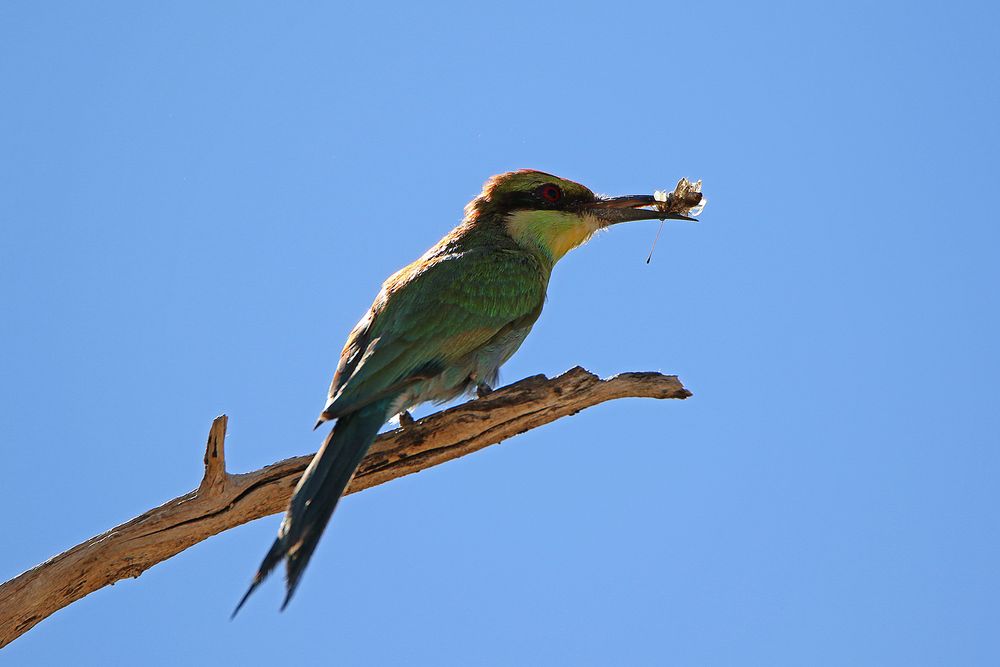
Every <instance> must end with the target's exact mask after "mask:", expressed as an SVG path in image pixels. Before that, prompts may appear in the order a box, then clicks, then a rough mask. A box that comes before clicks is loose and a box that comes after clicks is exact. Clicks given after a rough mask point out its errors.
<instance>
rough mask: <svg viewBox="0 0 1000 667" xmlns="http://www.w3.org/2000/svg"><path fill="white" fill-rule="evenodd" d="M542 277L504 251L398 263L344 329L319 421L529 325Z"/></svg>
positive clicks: (531, 264) (532, 261) (522, 258)
mask: <svg viewBox="0 0 1000 667" xmlns="http://www.w3.org/2000/svg"><path fill="white" fill-rule="evenodd" d="M546 284H547V272H546V271H545V270H544V269H543V268H542V265H541V264H540V263H539V261H538V260H537V259H536V258H534V257H533V256H531V255H530V254H527V253H523V252H516V251H509V250H485V249H484V250H470V251H467V252H464V253H460V254H450V255H444V256H440V257H437V258H432V259H430V260H426V259H425V260H423V261H418V262H415V263H413V264H411V265H410V266H408V267H406V268H404V269H402V270H401V271H399V272H398V273H397V274H395V275H394V276H392V277H391V278H390V279H389V280H387V281H386V283H385V285H384V286H383V287H382V291H381V292H380V294H379V296H378V297H377V298H376V300H375V303H374V304H373V305H372V308H371V310H370V311H369V312H368V314H367V315H365V317H364V318H362V320H361V321H360V322H359V323H358V325H357V326H356V327H355V328H354V331H352V332H351V335H350V337H349V338H348V341H347V344H346V345H345V346H344V350H343V352H342V353H341V358H340V365H339V366H338V368H337V373H336V375H335V376H334V379H333V383H332V384H331V385H330V394H329V400H328V401H327V405H326V408H325V409H324V410H323V413H322V415H321V416H320V421H321V422H322V421H325V420H327V419H333V418H335V417H338V416H340V415H342V414H346V413H348V412H353V411H354V410H357V409H359V408H361V407H363V406H365V405H367V404H369V403H371V402H372V401H375V400H378V399H380V398H383V397H386V396H389V395H392V394H395V393H397V392H399V391H402V390H403V389H405V387H406V386H408V385H409V384H411V383H413V382H417V381H420V380H424V379H429V378H431V377H433V376H435V375H437V374H438V373H441V372H442V371H443V370H445V369H446V368H447V367H448V365H449V364H450V363H454V362H456V361H457V360H459V359H462V358H463V357H465V356H467V355H468V354H469V353H471V352H473V351H475V350H477V349H479V348H480V347H482V346H483V345H486V344H487V343H489V341H490V340H491V339H493V338H494V337H495V336H496V335H497V334H498V333H499V332H501V331H503V330H505V329H507V328H511V327H517V326H519V325H527V326H530V325H531V324H532V323H533V322H534V320H535V318H537V317H538V313H539V312H540V311H541V307H542V304H543V302H544V300H545V288H546Z"/></svg>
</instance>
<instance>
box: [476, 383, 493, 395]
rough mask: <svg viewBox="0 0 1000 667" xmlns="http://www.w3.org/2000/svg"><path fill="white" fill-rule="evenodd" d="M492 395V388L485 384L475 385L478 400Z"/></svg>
mask: <svg viewBox="0 0 1000 667" xmlns="http://www.w3.org/2000/svg"><path fill="white" fill-rule="evenodd" d="M491 393H493V387H491V386H489V385H488V384H486V383H485V382H477V383H476V396H477V397H479V398H485V397H487V396H489V395H490V394H491Z"/></svg>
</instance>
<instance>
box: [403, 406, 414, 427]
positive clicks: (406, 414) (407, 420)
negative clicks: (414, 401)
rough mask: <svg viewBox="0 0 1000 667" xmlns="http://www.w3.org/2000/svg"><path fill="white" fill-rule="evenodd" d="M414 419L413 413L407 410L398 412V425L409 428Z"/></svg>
mask: <svg viewBox="0 0 1000 667" xmlns="http://www.w3.org/2000/svg"><path fill="white" fill-rule="evenodd" d="M414 423H416V421H415V420H414V419H413V415H411V414H410V411H409V410H403V411H402V412H400V413H399V426H400V427H401V428H410V427H411V426H413V424H414Z"/></svg>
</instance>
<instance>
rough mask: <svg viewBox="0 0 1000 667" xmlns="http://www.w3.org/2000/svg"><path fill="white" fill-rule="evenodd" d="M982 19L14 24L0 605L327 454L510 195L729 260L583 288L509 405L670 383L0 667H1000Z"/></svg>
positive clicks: (62, 19)
mask: <svg viewBox="0 0 1000 667" xmlns="http://www.w3.org/2000/svg"><path fill="white" fill-rule="evenodd" d="M997 20H998V16H997V14H996V10H995V9H993V6H992V5H991V4H990V3H982V4H963V3H954V4H946V5H941V4H939V3H875V4H869V3H859V4H854V5H848V4H839V5H837V4H832V3H831V4H829V5H818V4H812V3H806V5H800V4H799V3H776V4H769V5H757V6H751V5H745V4H742V3H735V4H726V3H688V4H683V5H679V4H678V5H668V4H662V3H648V4H642V3H634V4H633V3H613V4H611V5H608V4H602V5H596V4H595V5H581V4H576V3H566V4H559V3H524V4H518V3H500V4H493V5H489V6H478V5H474V4H467V3H461V4H458V3H456V4H418V5H416V6H402V5H395V4H392V3H388V4H383V3H377V2H373V3H367V4H366V5H365V6H364V7H363V8H362V7H360V6H338V5H335V4H333V3H283V4H277V5H275V4H274V3H249V2H246V3H215V4H211V5H210V4H208V3H169V4H168V3H132V2H128V3H101V4H96V3H62V4H43V3H37V2H5V3H3V5H0V84H2V90H3V102H2V104H0V127H2V132H0V221H2V238H0V303H2V328H0V336H2V357H0V363H2V367H0V404H2V405H3V406H4V409H3V410H2V411H0V446H2V461H3V463H2V484H0V507H2V508H3V510H4V511H3V514H2V518H0V530H2V531H3V534H4V535H5V539H4V546H3V549H2V550H0V579H7V578H10V577H12V576H14V575H16V574H17V573H19V572H21V571H22V570H24V569H27V568H29V567H31V566H33V565H35V564H37V563H39V562H41V561H43V560H45V559H46V558H48V557H50V556H52V555H54V554H56V553H58V552H60V551H62V550H64V549H66V548H68V547H70V546H72V545H74V544H76V543H78V542H80V541H83V540H85V539H87V538H89V537H91V536H92V535H95V534H97V533H100V532H102V531H104V530H106V529H108V528H110V527H111V526H114V525H116V524H118V523H120V522H122V521H125V520H127V519H129V518H131V517H133V516H135V515H137V514H139V513H141V512H143V511H145V510H146V509H149V508H151V507H153V506H155V505H158V504H159V503H161V502H163V501H165V500H168V499H169V498H172V497H174V496H177V495H180V494H182V493H184V492H186V491H188V490H190V489H192V488H194V487H195V486H196V485H197V483H198V481H199V478H200V473H201V456H202V451H203V450H202V447H203V442H204V438H205V435H206V433H207V431H208V427H209V424H210V421H211V419H212V417H214V416H215V415H216V414H219V413H222V412H225V413H227V414H229V415H230V420H231V421H230V438H229V440H228V460H229V467H230V470H231V471H237V472H238V471H244V470H249V469H253V468H257V467H260V466H262V465H265V464H267V463H270V462H272V461H276V460H278V459H281V458H284V457H288V456H292V455H296V454H303V453H307V452H309V451H313V449H314V448H315V447H316V446H317V445H318V444H319V439H320V438H321V435H319V434H314V433H313V432H312V431H311V430H310V429H311V427H312V424H313V420H314V419H315V416H316V414H317V413H318V411H319V410H320V408H321V407H322V405H323V402H324V399H325V392H326V388H327V384H328V382H329V379H330V376H331V375H332V372H333V369H334V367H335V364H336V360H337V356H338V354H339V351H340V346H341V344H342V342H343V340H344V338H345V336H346V334H347V332H348V331H349V330H350V328H351V326H352V325H353V324H354V322H355V321H356V320H357V319H358V317H359V316H360V315H361V314H362V313H363V311H364V310H365V309H366V308H367V306H368V305H369V303H370V302H371V299H372V297H373V296H374V294H375V292H376V290H377V288H378V286H379V284H380V282H381V280H382V279H384V278H385V277H386V276H387V275H388V274H390V273H391V272H392V271H394V270H395V269H397V268H399V267H400V266H402V265H403V264H405V263H408V262H409V261H411V260H412V259H414V258H415V257H417V256H418V255H420V254H421V253H422V252H423V251H424V250H425V249H426V248H427V247H428V246H430V245H431V244H433V243H434V242H435V241H436V240H437V239H438V238H439V237H440V236H441V235H442V234H444V233H445V232H446V231H447V230H448V229H450V228H451V227H452V226H453V225H455V224H456V223H457V222H458V221H459V219H460V217H461V209H462V206H463V205H464V204H465V203H466V201H468V200H469V199H470V198H471V197H473V196H474V195H475V194H476V193H477V192H478V190H479V187H480V185H481V183H482V182H483V180H485V179H486V178H487V177H488V176H490V175H491V174H493V173H497V172H500V171H505V170H508V169H513V168H519V167H534V168H538V169H543V170H546V171H550V172H553V173H556V174H558V175H560V176H564V177H567V178H571V179H574V180H578V181H580V182H583V183H584V184H586V185H589V186H590V187H592V188H594V189H595V190H598V191H601V192H606V193H611V194H625V193H633V192H651V191H652V190H654V189H657V188H664V187H667V188H669V187H672V186H673V184H674V182H675V181H676V179H677V178H678V177H680V176H689V177H691V178H702V179H704V182H705V191H706V193H707V194H708V196H709V199H710V202H711V203H710V204H709V206H708V208H707V209H706V211H705V213H704V215H703V217H702V223H701V224H698V225H688V224H682V223H671V224H668V225H667V226H666V227H665V228H664V231H663V235H662V237H661V238H660V242H659V245H658V247H657V251H656V254H655V256H654V258H653V262H652V263H651V264H649V265H647V264H645V263H644V259H645V257H646V253H647V251H648V249H649V245H650V243H651V241H652V239H653V236H654V233H655V231H656V227H655V223H643V224H634V225H629V226H624V227H621V228H616V229H614V230H613V232H609V233H606V234H602V235H601V236H600V237H599V238H597V239H595V240H594V241H593V242H592V243H590V244H588V245H587V246H585V247H583V248H582V249H580V250H577V251H574V252H573V253H571V254H570V255H569V256H568V257H567V258H566V259H565V260H564V261H563V262H562V263H561V264H560V266H559V267H558V268H557V269H556V272H555V274H554V276H553V281H552V285H551V289H550V291H549V302H548V305H547V307H546V310H545V312H544V314H543V315H542V318H541V319H540V321H539V322H538V324H537V326H536V328H535V331H534V333H533V334H532V336H530V337H529V339H528V341H527V342H526V344H525V345H524V347H523V348H522V350H521V351H520V353H519V354H518V355H516V356H515V358H514V359H513V360H512V361H511V362H509V363H508V365H507V366H506V367H505V369H504V376H503V377H504V379H505V380H506V381H508V382H509V381H513V380H516V379H519V378H521V377H524V376H526V375H531V374H535V373H547V374H550V375H552V374H556V373H559V372H561V371H564V370H566V369H567V368H569V367H571V366H574V365H576V364H582V365H584V366H586V367H588V368H590V369H591V370H593V371H595V372H597V373H600V374H603V375H609V374H613V373H616V372H620V371H627V370H661V371H664V372H675V373H678V374H679V375H680V376H681V378H682V379H683V380H684V381H685V382H686V384H687V385H688V386H689V387H690V388H691V389H692V390H693V391H694V392H695V396H694V398H692V399H690V400H688V401H685V402H656V401H651V400H628V401H620V402H615V403H613V404H607V405H604V406H601V407H598V408H594V409H592V410H589V411H587V412H584V413H582V414H580V415H578V416H576V417H573V418H571V419H565V420H561V421H559V422H557V423H555V424H552V425H550V426H547V427H545V428H542V429H538V430H536V431H533V432H531V433H528V434H525V435H523V436H520V437H518V438H516V439H513V440H511V441H508V442H506V443H504V444H503V445H500V446H497V447H493V448H490V449H488V450H486V451H484V452H481V453H479V454H476V455H474V456H470V457H467V458H464V459H462V460H460V461H456V462H453V463H449V464H447V465H445V466H442V467H439V468H436V469H433V470H429V471H426V472H423V473H421V474H419V475H416V476H412V477H409V478H406V479H402V480H399V481H395V482H393V483H391V484H388V485H386V486H383V487H380V488H377V489H373V490H371V491H368V492H365V493H363V494H360V495H357V496H352V497H351V498H349V499H347V500H346V501H345V502H344V503H343V505H342V506H341V511H339V512H338V515H337V517H336V518H335V520H334V521H333V523H332V525H331V529H330V530H329V532H328V533H327V534H326V536H325V538H324V540H323V541H322V543H321V546H320V548H319V550H318V552H317V555H316V557H315V558H314V560H313V562H312V564H311V566H310V568H309V570H308V571H307V573H306V576H305V580H304V583H303V585H302V587H301V588H300V590H299V593H298V595H297V597H296V599H295V600H294V602H293V604H292V605H291V607H290V608H289V609H288V610H287V611H286V612H285V613H284V614H279V613H278V612H277V607H278V604H279V602H280V597H281V586H280V583H279V582H278V581H277V580H275V581H271V582H269V583H268V585H267V586H265V587H264V588H263V589H262V590H261V592H259V593H258V594H257V595H256V596H255V598H254V599H252V600H251V602H250V604H249V605H248V607H247V608H245V610H244V612H243V613H242V614H241V616H240V617H239V618H238V619H237V620H236V621H235V622H232V623H230V622H229V621H228V614H229V612H230V611H231V610H232V608H233V605H234V603H235V602H236V601H237V600H238V599H239V596H240V595H241V594H242V593H243V591H244V588H245V586H246V584H247V582H248V581H249V578H250V576H251V574H252V572H253V571H254V568H255V567H256V566H257V564H258V562H259V559H260V557H261V556H262V554H263V553H264V551H265V550H266V548H267V546H268V545H269V544H270V542H271V540H272V538H273V535H274V532H275V531H276V529H277V526H278V518H277V517H271V518H268V519H265V520H261V521H257V522H254V523H253V524H249V525H246V526H243V527H241V528H239V529H236V530H232V531H229V532H226V533H224V534H222V535H219V536H217V537H214V538H212V539H210V540H208V541H206V542H204V543H202V544H199V545H197V546H196V547H194V548H192V549H190V550H188V551H185V552H184V553H182V554H180V555H179V556H177V557H175V558H173V559H171V560H169V561H167V562H165V563H162V564H160V565H158V566H156V567H154V568H153V569H151V570H149V571H148V572H146V573H145V574H143V575H142V577H140V578H139V579H137V580H128V581H123V582H120V583H119V584H117V585H116V586H114V587H113V588H111V587H109V588H105V589H103V590H100V591H98V592H96V593H94V594H92V595H90V596H88V597H87V598H85V599H83V600H81V601H79V602H77V603H76V604H73V605H71V606H70V607H68V608H66V609H64V610H62V611H60V612H58V613H56V614H55V615H54V616H52V617H51V618H49V619H47V620H45V621H44V622H42V623H41V624H40V625H38V626H37V627H36V628H35V629H33V630H31V631H30V632H29V633H28V634H26V635H25V636H23V637H22V638H20V639H18V640H17V641H15V642H14V643H13V644H12V645H10V646H9V647H8V648H6V649H5V650H4V651H3V655H0V658H6V659H7V660H5V661H4V662H5V664H17V665H53V664H78V665H108V664H145V665H176V664H191V663H193V664H235V663H239V664H255V665H256V664H278V663H281V664H302V665H307V664H338V665H360V664H413V665H512V664H539V665H543V664H579V665H584V664H592V665H608V664H635V665H663V664H677V665H735V664H740V665H765V664H766V665H847V664H850V665H888V664H893V665H924V664H927V665H930V664H949V665H996V664H1000V646H998V643H1000V640H998V635H997V628H998V626H1000V602H998V595H997V593H998V584H1000V572H998V562H1000V539H998V522H997V517H996V512H997V507H998V501H1000V491H998V484H997V479H998V473H1000V452H998V444H1000V438H998V432H1000V417H998V414H1000V410H998V393H1000V392H998V390H997V378H998V373H1000V363H998V361H1000V360H998V353H997V340H998V337H1000V336H998V334H1000V325H998V303H997V287H998V285H1000V275H998V274H1000V271H998V268H997V265H998V258H997V250H998V243H1000V233H998V220H997V215H996V209H997V206H996V203H995V201H994V199H995V197H996V192H997V169H996V159H997V154H998V149H1000V141H998V130H997V118H998V116H1000V104H998V86H997V64H998V62H1000V53H998V51H1000V47H998V44H1000V40H998V38H997V31H996V26H997Z"/></svg>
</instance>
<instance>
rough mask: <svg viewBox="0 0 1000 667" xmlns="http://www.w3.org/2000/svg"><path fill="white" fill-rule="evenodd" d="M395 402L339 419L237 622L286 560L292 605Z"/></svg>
mask: <svg viewBox="0 0 1000 667" xmlns="http://www.w3.org/2000/svg"><path fill="white" fill-rule="evenodd" d="M391 402H392V400H391V399H382V400H380V401H376V402H375V403H372V404H370V405H367V406H365V407H364V408H362V409H360V410H358V411H357V412H352V413H351V414H348V415H344V416H342V417H340V418H339V419H338V420H337V423H336V425H335V426H334V427H333V430H332V431H330V434H329V435H328V436H327V437H326V440H325V441H324V442H323V446H322V447H320V449H319V451H318V452H317V453H316V456H314V457H313V460H312V461H311V462H310V463H309V467H308V468H306V471H305V472H304V473H303V474H302V478H301V479H300V480H299V483H298V485H297V486H296V487H295V492H294V493H293V494H292V500H291V503H290V504H289V506H288V511H287V512H286V513H285V518H284V520H283V521H282V522H281V528H279V529H278V538H277V539H276V540H275V541H274V544H273V545H271V549H270V551H268V552H267V555H266V556H264V560H263V562H261V564H260V567H259V568H258V569H257V574H255V575H254V578H253V582H252V583H251V584H250V588H249V589H248V590H247V592H246V594H244V596H243V598H242V599H241V600H240V603H239V604H238V605H236V609H235V610H234V611H233V616H234V617H235V616H236V614H237V612H239V610H240V608H241V607H242V606H243V603H244V602H246V601H247V598H249V597H250V594H251V593H253V592H254V589H256V588H257V586H258V585H260V583H261V582H262V581H264V579H266V578H267V576H268V575H269V574H270V573H271V570H273V569H274V568H275V566H276V565H277V564H278V563H280V562H281V560H282V559H285V561H286V568H287V574H286V581H285V591H286V592H285V601H284V602H283V603H282V605H281V608H282V609H284V608H285V607H286V606H288V602H289V600H291V599H292V595H293V594H294V593H295V588H296V587H297V586H298V584H299V579H300V578H301V576H302V572H303V570H305V567H306V564H307V563H308V562H309V558H310V557H311V556H312V554H313V551H314V550H315V549H316V544H317V543H318V542H319V538H320V535H322V534H323V529H324V528H326V524H327V522H328V521H329V520H330V517H331V516H332V515H333V510H334V509H335V508H336V507H337V501H338V500H340V496H341V495H343V493H344V491H345V490H346V489H347V485H348V484H349V483H350V481H351V478H352V477H354V472H355V471H356V470H357V468H358V465H360V463H361V460H362V459H363V458H364V457H365V453H366V452H367V451H368V448H369V447H371V444H372V443H373V442H374V441H375V436H376V435H377V434H378V430H379V429H380V428H381V427H382V425H383V424H384V423H385V422H386V420H387V419H388V417H389V414H388V412H389V406H390V404H391Z"/></svg>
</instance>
